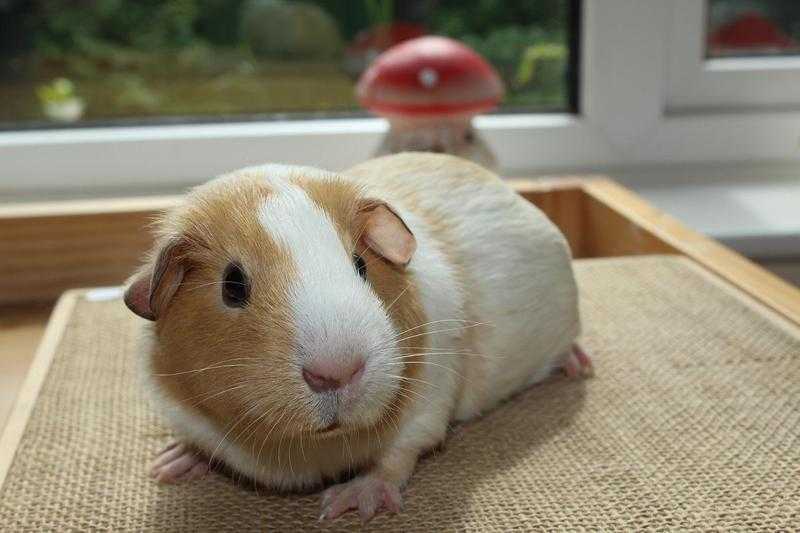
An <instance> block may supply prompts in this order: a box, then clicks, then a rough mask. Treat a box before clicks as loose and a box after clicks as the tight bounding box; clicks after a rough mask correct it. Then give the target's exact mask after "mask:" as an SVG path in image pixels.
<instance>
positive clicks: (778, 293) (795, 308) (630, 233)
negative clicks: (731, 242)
mask: <svg viewBox="0 0 800 533" xmlns="http://www.w3.org/2000/svg"><path fill="white" fill-rule="evenodd" d="M583 190H584V191H585V192H586V199H585V202H586V203H585V205H586V210H585V211H584V216H585V218H586V220H585V222H584V227H585V228H586V230H587V235H586V242H588V243H590V245H589V249H588V252H589V255H590V256H613V255H631V254H635V253H665V252H666V253H671V252H677V253H680V254H683V255H686V256H687V257H690V258H691V259H693V260H694V261H696V262H697V263H698V264H700V265H702V266H703V267H705V268H706V269H708V270H709V271H711V272H713V273H714V274H716V275H718V276H719V277H721V278H723V279H725V280H727V281H728V282H730V283H732V284H733V285H735V286H737V287H739V288H740V289H741V290H742V291H744V292H745V293H747V294H748V295H750V296H751V297H752V298H754V299H756V300H758V301H760V302H761V303H763V304H764V305H766V306H767V307H769V308H771V309H773V310H774V311H776V312H777V313H778V314H780V315H782V316H784V317H785V318H787V319H789V320H790V321H792V322H794V323H796V324H800V289H798V288H797V287H794V286H792V285H790V284H789V283H787V282H785V281H784V280H782V279H781V278H779V277H777V276H775V275H774V274H772V273H770V272H768V271H767V270H765V269H763V268H761V267H760V266H758V265H756V264H755V263H753V262H752V261H750V260H748V259H746V258H745V257H743V256H741V255H739V254H738V253H736V252H734V251H733V250H731V249H730V248H727V247H726V246H723V245H722V244H720V243H718V242H716V241H715V240H713V239H710V238H708V237H705V236H703V235H701V234H700V233H698V232H696V231H694V230H691V229H689V228H687V227H686V226H684V225H683V224H682V223H680V222H678V220H676V219H675V218H673V217H671V216H670V215H668V214H666V213H664V212H663V211H661V210H659V209H656V208H655V207H653V206H652V205H650V204H648V203H647V202H645V201H644V200H643V199H642V198H641V197H639V196H638V195H636V194H634V193H633V192H631V191H629V190H628V189H626V188H624V187H622V186H621V185H619V184H617V183H615V182H614V181H612V180H609V179H594V180H589V181H587V182H585V183H584V185H583Z"/></svg>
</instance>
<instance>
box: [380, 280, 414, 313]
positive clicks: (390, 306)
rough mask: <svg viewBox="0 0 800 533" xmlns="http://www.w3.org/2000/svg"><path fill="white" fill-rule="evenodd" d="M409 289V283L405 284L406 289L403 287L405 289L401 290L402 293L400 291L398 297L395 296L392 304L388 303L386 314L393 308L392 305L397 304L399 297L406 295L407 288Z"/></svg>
mask: <svg viewBox="0 0 800 533" xmlns="http://www.w3.org/2000/svg"><path fill="white" fill-rule="evenodd" d="M409 287H411V283H407V284H406V287H405V289H403V290H402V291H400V294H398V295H397V297H395V299H394V300H392V303H390V304H389V305H388V306H387V307H386V312H387V313H388V312H389V310H390V309H391V308H392V306H393V305H394V304H396V303H397V301H398V300H399V299H400V297H401V296H403V295H404V294H405V293H406V291H407V290H408V288H409Z"/></svg>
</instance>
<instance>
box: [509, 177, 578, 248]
mask: <svg viewBox="0 0 800 533" xmlns="http://www.w3.org/2000/svg"><path fill="white" fill-rule="evenodd" d="M585 180H586V178H578V177H564V178H547V179H537V180H517V179H515V180H509V181H510V183H511V185H512V186H513V187H514V189H515V190H516V191H517V192H518V193H519V194H520V195H521V196H522V197H523V198H525V199H526V200H528V201H529V202H532V203H533V204H535V205H536V206H537V207H538V208H539V209H541V210H542V211H543V212H544V214H546V215H547V216H548V217H549V218H550V220H552V221H553V222H554V223H555V225H556V226H558V228H559V229H560V230H561V232H562V233H563V234H564V236H565V237H566V238H567V241H568V242H569V245H570V248H571V249H572V256H573V257H575V258H580V257H586V250H585V247H586V243H585V232H584V228H583V216H582V213H583V198H584V192H583V183H584V181H585Z"/></svg>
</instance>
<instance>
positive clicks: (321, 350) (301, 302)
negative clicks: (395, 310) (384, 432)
mask: <svg viewBox="0 0 800 533" xmlns="http://www.w3.org/2000/svg"><path fill="white" fill-rule="evenodd" d="M317 173H318V174H319V171H317ZM267 179H269V178H267ZM270 183H271V186H272V187H273V191H274V194H272V195H270V196H269V198H267V199H266V200H265V201H264V204H263V206H262V207H261V209H260V211H259V215H258V216H259V221H260V222H261V224H262V226H263V227H264V230H265V231H266V232H267V233H268V234H269V235H270V236H271V237H272V239H274V240H275V242H277V243H279V244H280V245H282V246H284V247H285V248H286V249H287V250H289V252H290V254H291V256H292V259H293V261H294V263H295V268H296V271H297V277H296V280H295V282H294V283H293V284H292V285H291V287H290V289H289V293H288V295H287V297H288V299H289V305H290V307H291V309H292V312H293V316H294V322H295V324H294V325H295V331H296V332H297V337H296V346H297V354H296V356H297V363H298V367H301V366H303V365H304V364H306V363H308V362H310V361H312V360H314V359H315V358H325V359H328V360H334V361H338V362H341V363H342V364H348V363H351V362H352V361H353V360H354V359H355V358H362V357H363V358H364V359H365V362H366V365H365V371H364V375H363V377H362V380H361V385H360V386H359V389H358V391H354V394H353V395H352V396H350V397H348V396H346V395H342V396H341V397H340V400H339V401H340V402H341V406H342V407H343V408H344V409H343V410H342V411H340V412H339V413H338V414H339V416H340V417H341V418H342V421H347V417H348V416H352V417H353V419H352V420H351V421H352V422H356V421H361V422H364V421H368V420H369V419H370V418H372V417H373V416H374V415H375V412H374V409H375V407H378V406H380V404H381V401H382V400H386V401H388V398H389V397H390V395H391V393H392V391H393V387H394V385H395V383H396V380H395V379H394V378H392V377H390V375H387V369H388V368H390V366H389V365H390V363H391V357H392V355H393V354H392V353H391V350H390V346H389V345H388V343H390V342H391V340H392V339H393V337H394V334H395V332H394V328H393V327H392V325H391V322H390V321H389V318H388V317H387V315H386V312H385V311H384V309H383V305H382V303H381V301H380V299H379V298H378V297H377V295H376V294H375V293H374V291H373V290H372V287H371V286H370V285H369V284H368V283H366V282H365V281H364V280H362V279H361V278H360V277H359V276H358V274H357V272H356V270H355V267H354V265H353V258H352V255H351V252H350V250H347V249H346V248H345V245H344V243H343V242H342V239H341V237H340V235H339V234H338V232H337V230H336V228H335V225H334V223H333V222H332V221H331V220H330V218H329V217H328V215H327V214H326V213H325V211H324V210H323V209H322V208H320V207H319V206H318V205H317V204H316V203H315V202H314V201H312V200H311V198H310V197H309V196H308V195H307V194H306V192H305V191H304V190H303V189H302V188H300V187H299V186H297V185H295V184H292V183H290V182H286V181H281V180H277V179H275V180H270ZM384 348H386V349H384ZM388 374H391V373H388ZM360 398H367V400H366V401H360V400H359V399H360ZM368 405H371V406H373V407H368ZM319 407H320V409H321V408H322V407H323V406H321V405H320V406H319Z"/></svg>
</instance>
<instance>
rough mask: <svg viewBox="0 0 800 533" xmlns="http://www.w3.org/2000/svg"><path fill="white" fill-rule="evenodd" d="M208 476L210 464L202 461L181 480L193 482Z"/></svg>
mask: <svg viewBox="0 0 800 533" xmlns="http://www.w3.org/2000/svg"><path fill="white" fill-rule="evenodd" d="M206 474H208V463H206V462H205V461H200V462H199V463H197V464H196V465H194V466H193V467H192V468H191V469H190V470H189V471H188V472H186V473H185V474H183V475H182V476H181V477H180V480H181V481H191V480H192V479H198V478H201V477H203V476H204V475H206Z"/></svg>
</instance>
